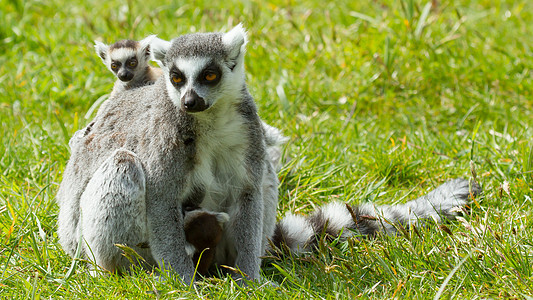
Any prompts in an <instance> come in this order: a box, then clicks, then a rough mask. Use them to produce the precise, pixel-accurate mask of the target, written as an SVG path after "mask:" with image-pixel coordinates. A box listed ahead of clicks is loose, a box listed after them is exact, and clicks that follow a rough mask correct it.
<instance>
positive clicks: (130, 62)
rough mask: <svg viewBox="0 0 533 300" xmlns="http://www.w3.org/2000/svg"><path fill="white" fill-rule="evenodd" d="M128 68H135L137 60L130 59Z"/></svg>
mask: <svg viewBox="0 0 533 300" xmlns="http://www.w3.org/2000/svg"><path fill="white" fill-rule="evenodd" d="M128 66H130V67H131V68H134V67H136V66H137V59H135V58H132V59H130V61H129V62H128Z"/></svg>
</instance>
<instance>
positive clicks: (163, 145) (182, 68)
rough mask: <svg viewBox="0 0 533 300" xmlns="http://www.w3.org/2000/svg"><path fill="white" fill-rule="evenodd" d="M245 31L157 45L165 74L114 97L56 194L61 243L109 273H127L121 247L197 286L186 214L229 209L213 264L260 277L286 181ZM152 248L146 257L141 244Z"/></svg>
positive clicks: (74, 153)
mask: <svg viewBox="0 0 533 300" xmlns="http://www.w3.org/2000/svg"><path fill="white" fill-rule="evenodd" d="M245 39H246V37H245V32H244V29H243V28H242V26H237V27H235V28H234V29H232V30H231V31H229V32H228V33H206V34H191V35H184V36H181V37H178V38H176V39H174V40H173V41H172V43H171V44H168V43H154V44H153V45H152V46H153V49H152V51H153V53H154V55H155V57H156V58H157V59H158V60H160V61H161V62H162V64H163V66H162V69H163V76H162V77H160V78H159V79H158V80H157V81H156V82H155V83H154V84H153V85H148V86H143V87H139V88H135V89H131V90H125V91H124V92H121V93H116V94H114V95H112V97H111V98H110V99H109V100H107V101H106V103H105V105H103V106H102V107H101V108H100V110H99V112H98V115H97V117H96V119H95V121H94V124H93V126H92V128H91V130H90V132H89V133H88V134H87V135H84V136H82V137H80V141H79V143H80V145H79V146H77V147H73V149H72V155H71V159H70V161H69V163H68V164H67V166H66V168H65V171H64V176H63V182H62V183H61V185H60V188H59V192H58V197H57V198H58V201H59V205H60V212H59V228H58V235H59V238H60V242H61V244H62V245H63V247H64V249H65V250H66V251H67V252H68V253H70V254H74V252H75V250H76V246H77V244H78V241H79V240H80V235H81V237H83V241H84V244H85V245H86V247H87V251H90V253H91V255H93V256H94V257H95V259H96V262H97V263H98V264H99V265H101V266H103V267H104V268H106V269H108V270H114V269H116V268H122V267H127V266H128V262H127V261H125V260H124V259H123V258H122V257H121V255H120V253H119V251H118V249H116V248H115V247H114V245H113V244H115V243H124V244H128V245H131V246H132V248H134V250H136V251H137V252H138V253H139V254H141V255H142V256H143V257H145V259H146V260H147V262H148V263H149V264H153V263H155V262H157V263H158V264H159V266H160V267H162V268H163V269H167V270H173V271H175V272H176V273H178V274H179V275H180V276H181V277H182V278H183V280H184V281H186V282H188V281H190V280H191V279H192V275H193V265H192V261H191V260H190V258H189V257H188V256H187V255H186V250H185V233H184V229H183V217H182V216H183V213H182V210H183V207H184V206H186V205H188V204H192V205H199V206H200V207H202V208H203V209H206V210H208V211H219V212H225V213H227V214H228V215H229V217H230V221H229V222H228V224H227V226H226V227H225V229H224V233H223V237H222V240H221V241H220V243H219V245H218V247H217V251H216V254H215V258H214V259H215V262H216V263H218V264H226V265H230V266H237V267H239V268H240V269H241V270H242V271H243V272H244V273H245V274H247V275H248V276H249V277H250V278H251V279H257V278H259V265H260V258H259V257H260V256H261V255H262V254H263V252H264V249H265V247H266V245H267V238H269V237H271V236H272V234H273V232H274V226H275V216H276V205H277V193H278V192H277V184H278V180H277V177H276V173H275V171H274V167H273V166H272V163H271V162H270V161H269V159H268V158H267V155H266V150H265V137H264V129H263V126H262V122H261V120H260V119H259V117H258V115H257V110H256V107H255V103H254V102H253V99H252V97H251V96H250V94H249V93H248V90H247V87H246V84H245V80H244V77H245V76H244V51H245V48H244V45H245ZM146 240H148V242H149V244H150V248H149V249H143V248H140V247H138V248H136V247H135V245H138V244H139V243H142V242H145V241H146Z"/></svg>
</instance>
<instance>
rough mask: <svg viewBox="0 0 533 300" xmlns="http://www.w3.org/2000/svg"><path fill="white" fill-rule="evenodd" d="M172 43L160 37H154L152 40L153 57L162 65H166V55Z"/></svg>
mask: <svg viewBox="0 0 533 300" xmlns="http://www.w3.org/2000/svg"><path fill="white" fill-rule="evenodd" d="M171 45H172V43H171V42H169V41H165V40H162V39H160V38H158V37H153V38H152V40H151V42H150V47H151V51H150V52H151V54H152V59H153V60H155V61H156V62H157V63H158V64H159V65H160V66H164V65H165V55H166V54H167V51H168V49H170V46H171Z"/></svg>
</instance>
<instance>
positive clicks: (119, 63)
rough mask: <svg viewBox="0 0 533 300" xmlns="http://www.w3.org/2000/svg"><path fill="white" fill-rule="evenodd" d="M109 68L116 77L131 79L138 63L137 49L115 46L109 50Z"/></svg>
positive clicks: (124, 79) (125, 79) (123, 79)
mask: <svg viewBox="0 0 533 300" xmlns="http://www.w3.org/2000/svg"><path fill="white" fill-rule="evenodd" d="M109 59H110V64H109V69H110V70H111V72H113V73H114V74H115V75H116V76H117V78H118V79H120V80H121V81H124V82H128V81H130V80H132V79H133V77H134V75H135V69H136V68H137V66H138V64H139V60H138V59H137V51H135V49H131V48H117V49H113V50H111V49H110V50H109Z"/></svg>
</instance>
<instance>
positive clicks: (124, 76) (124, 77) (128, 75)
mask: <svg viewBox="0 0 533 300" xmlns="http://www.w3.org/2000/svg"><path fill="white" fill-rule="evenodd" d="M117 76H118V79H120V80H121V81H130V80H132V79H133V72H128V71H121V72H118V74H117Z"/></svg>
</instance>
